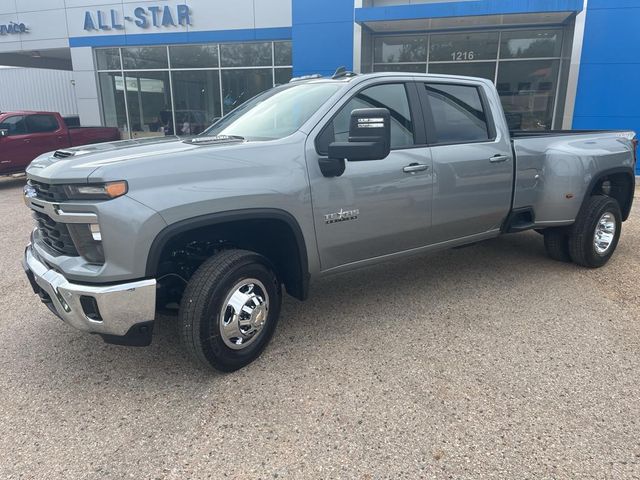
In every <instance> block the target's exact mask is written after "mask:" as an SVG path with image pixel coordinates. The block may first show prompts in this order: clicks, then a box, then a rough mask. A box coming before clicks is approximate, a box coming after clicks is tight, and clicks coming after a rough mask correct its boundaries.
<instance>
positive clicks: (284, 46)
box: [273, 42, 291, 65]
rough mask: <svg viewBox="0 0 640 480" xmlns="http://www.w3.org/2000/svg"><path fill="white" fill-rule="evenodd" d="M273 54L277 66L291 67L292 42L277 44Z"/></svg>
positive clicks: (274, 46)
mask: <svg viewBox="0 0 640 480" xmlns="http://www.w3.org/2000/svg"><path fill="white" fill-rule="evenodd" d="M273 54H274V63H275V64H276V65H291V42H275V43H274V44H273Z"/></svg>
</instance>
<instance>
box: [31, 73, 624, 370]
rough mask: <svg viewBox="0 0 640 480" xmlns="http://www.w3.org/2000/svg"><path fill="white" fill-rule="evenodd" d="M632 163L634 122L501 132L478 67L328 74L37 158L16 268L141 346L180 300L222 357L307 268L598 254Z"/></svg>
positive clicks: (94, 327) (266, 327) (276, 307)
mask: <svg viewBox="0 0 640 480" xmlns="http://www.w3.org/2000/svg"><path fill="white" fill-rule="evenodd" d="M635 162H636V138H635V134H634V133H633V132H631V131H620V132H614V131H611V132H599V131H584V132H572V131H556V132H542V131H541V132H509V130H508V127H507V123H506V121H505V115H504V113H503V111H502V107H501V104H500V98H499V96H498V93H497V91H496V89H495V87H494V85H493V84H492V83H491V82H490V81H487V80H483V79H477V78H466V77H457V76H445V75H421V74H399V73H376V74H366V75H355V74H351V73H349V72H339V73H337V74H336V75H334V76H333V77H332V78H308V79H302V80H294V81H292V82H291V83H289V84H287V85H283V86H278V87H276V88H273V89H271V90H269V91H267V92H264V93H262V94H260V95H258V96H256V97H255V98H253V99H251V100H250V101H248V102H246V103H245V104H243V105H241V106H240V107H238V108H237V109H235V110H234V111H233V112H231V113H230V114H229V115H227V116H225V117H223V118H222V119H220V120H219V121H217V122H216V123H215V124H214V125H212V126H211V127H210V128H208V129H207V130H206V131H205V132H203V133H202V134H201V135H198V136H195V137H190V138H178V137H164V138H161V139H156V140H154V139H143V140H129V141H123V142H115V143H111V144H101V145H97V146H94V147H84V148H81V149H73V148H71V149H62V150H58V151H56V152H52V153H50V154H45V155H42V156H40V157H39V158H37V159H36V160H35V161H33V162H32V163H31V165H30V166H29V168H28V169H27V178H28V184H27V185H26V187H25V197H24V198H25V202H26V203H27V205H28V206H29V208H30V209H31V210H32V212H33V216H34V217H35V221H36V228H35V230H34V231H33V233H32V236H31V242H30V244H29V246H28V247H27V248H26V252H25V257H24V267H25V270H26V273H27V275H28V277H29V279H30V282H31V285H32V287H33V289H34V291H35V292H36V293H37V294H38V295H39V296H40V299H41V300H42V301H43V302H44V303H45V304H46V305H47V306H48V307H49V308H50V309H51V310H52V311H53V312H54V313H55V314H56V315H57V316H59V317H60V318H62V319H63V320H64V321H65V322H66V323H68V324H70V325H72V326H73V327H76V328H78V329H80V330H84V331H86V332H90V333H95V334H99V335H101V336H102V337H103V339H104V340H105V341H107V342H110V343H116V344H125V345H148V344H149V343H150V342H151V338H152V330H153V325H154V320H155V316H156V313H157V312H158V311H159V310H160V309H166V308H177V309H178V314H177V321H178V322H179V328H180V332H181V337H182V340H183V343H184V345H185V347H186V349H187V351H188V352H189V353H190V355H191V356H192V357H193V358H194V359H196V360H197V361H199V362H201V363H203V364H205V365H208V366H213V367H214V368H216V369H219V370H222V371H233V370H236V369H238V368H240V367H243V366H245V365H247V364H248V363H249V362H251V361H253V360H254V359H255V358H257V357H258V355H259V354H260V353H261V351H262V350H263V349H264V348H265V346H266V345H267V343H268V342H269V340H270V338H271V337H272V335H273V332H274V329H275V328H276V324H277V321H278V317H279V314H280V305H281V299H282V292H283V287H284V289H286V292H287V293H288V294H289V295H292V296H293V297H295V298H297V299H300V300H304V299H306V298H307V296H308V295H309V285H310V283H311V282H312V281H313V280H315V279H317V278H320V277H324V276H327V275H331V274H334V273H338V272H345V271H349V270H353V269H356V268H361V267H365V266H367V265H372V264H375V263H378V262H388V261H393V260H395V259H398V258H401V257H405V256H408V255H415V254H423V253H426V252H433V251H437V250H440V249H446V248H452V247H459V246H463V245H468V244H472V243H476V242H479V241H483V240H487V239H491V238H494V237H497V236H498V235H502V234H509V233H514V232H523V231H527V230H536V231H538V232H540V233H542V234H543V235H544V237H543V238H544V243H545V246H546V249H547V252H548V254H549V256H550V257H551V258H553V259H556V260H559V261H564V262H570V261H572V262H574V263H576V264H578V265H582V266H584V267H590V268H594V267H601V266H603V265H604V264H605V263H607V261H608V260H609V259H610V258H611V256H612V255H613V253H614V251H615V249H616V246H617V244H618V240H619V238H620V232H621V229H622V223H623V222H624V221H625V220H626V219H627V218H628V217H629V212H630V210H631V204H632V201H633V192H634V168H635ZM541 239H542V237H541ZM532 267H533V266H532Z"/></svg>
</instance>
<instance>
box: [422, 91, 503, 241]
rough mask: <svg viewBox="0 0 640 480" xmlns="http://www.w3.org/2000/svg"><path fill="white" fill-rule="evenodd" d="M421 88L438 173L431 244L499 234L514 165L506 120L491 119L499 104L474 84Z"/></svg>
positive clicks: (434, 191) (500, 118)
mask: <svg viewBox="0 0 640 480" xmlns="http://www.w3.org/2000/svg"><path fill="white" fill-rule="evenodd" d="M418 85H419V91H420V95H421V99H422V104H423V111H424V116H425V124H426V128H427V132H428V135H427V136H428V138H429V143H430V145H431V154H432V158H433V170H434V185H433V188H434V190H433V214H432V228H431V239H430V240H431V241H430V243H439V242H443V241H447V240H453V239H458V238H463V237H467V236H471V235H476V234H481V233H485V232H491V231H496V230H498V229H500V227H501V225H502V222H503V221H504V220H505V218H506V217H507V215H508V213H509V211H510V208H511V191H512V185H513V165H514V163H513V155H512V151H511V142H510V140H509V138H508V136H507V135H505V133H503V132H506V126H505V125H504V120H503V119H502V116H500V117H499V118H498V116H497V115H496V116H493V115H492V114H491V109H496V110H495V111H496V112H497V111H501V110H499V108H500V106H499V104H496V103H495V99H493V103H492V102H491V101H490V98H489V96H488V95H487V94H486V92H485V90H484V87H483V84H481V83H476V82H473V81H467V80H462V79H461V80H459V81H458V80H456V81H455V82H436V81H434V82H421V83H419V84H418ZM496 119H498V120H496Z"/></svg>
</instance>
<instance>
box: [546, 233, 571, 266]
mask: <svg viewBox="0 0 640 480" xmlns="http://www.w3.org/2000/svg"><path fill="white" fill-rule="evenodd" d="M543 235H544V248H545V250H546V251H547V255H549V258H552V259H553V260H556V261H558V262H565V263H569V262H571V254H570V253H569V235H568V233H567V230H566V229H565V228H547V229H545V230H544V232H543Z"/></svg>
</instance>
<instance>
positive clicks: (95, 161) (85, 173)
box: [26, 136, 189, 183]
mask: <svg viewBox="0 0 640 480" xmlns="http://www.w3.org/2000/svg"><path fill="white" fill-rule="evenodd" d="M182 140H183V139H179V138H178V137H173V136H171V137H154V138H144V139H137V140H121V141H118V142H107V143H97V144H94V145H84V146H81V147H73V148H65V149H62V150H56V151H53V152H48V153H44V154H42V155H40V156H39V157H37V158H36V159H35V160H33V161H32V162H31V164H30V165H29V166H28V167H27V170H26V172H27V175H28V177H29V178H33V179H34V180H37V181H41V182H46V183H80V182H87V181H88V178H89V176H90V175H91V174H92V173H93V172H94V171H95V170H97V169H98V168H99V166H100V165H99V162H101V161H108V160H111V159H114V158H121V157H123V156H124V157H125V158H133V157H134V156H136V155H158V154H160V153H161V152H162V151H166V150H168V149H170V148H171V147H169V145H170V144H174V147H173V148H174V149H175V148H176V147H177V146H178V145H180V146H181V147H182V148H189V145H187V144H185V143H183V141H182ZM125 152H126V153H125Z"/></svg>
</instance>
